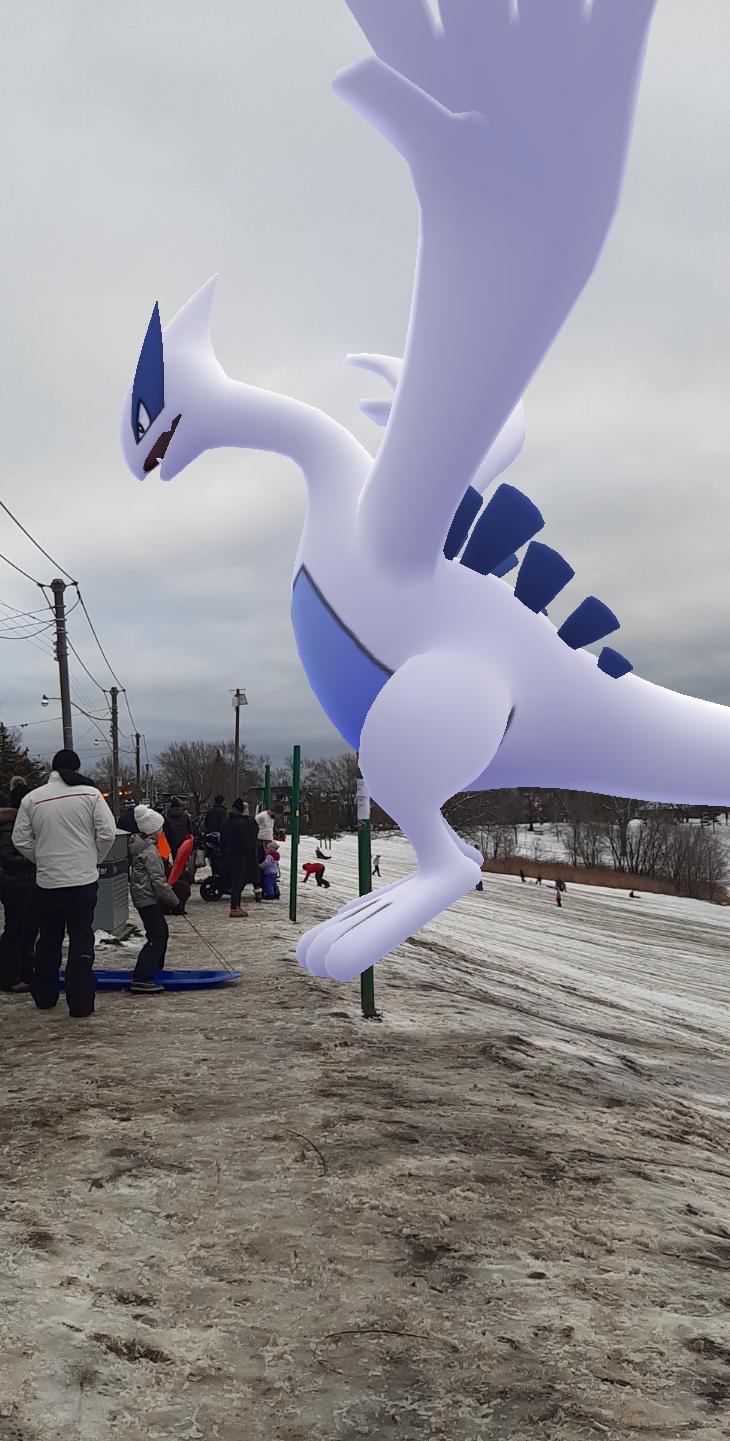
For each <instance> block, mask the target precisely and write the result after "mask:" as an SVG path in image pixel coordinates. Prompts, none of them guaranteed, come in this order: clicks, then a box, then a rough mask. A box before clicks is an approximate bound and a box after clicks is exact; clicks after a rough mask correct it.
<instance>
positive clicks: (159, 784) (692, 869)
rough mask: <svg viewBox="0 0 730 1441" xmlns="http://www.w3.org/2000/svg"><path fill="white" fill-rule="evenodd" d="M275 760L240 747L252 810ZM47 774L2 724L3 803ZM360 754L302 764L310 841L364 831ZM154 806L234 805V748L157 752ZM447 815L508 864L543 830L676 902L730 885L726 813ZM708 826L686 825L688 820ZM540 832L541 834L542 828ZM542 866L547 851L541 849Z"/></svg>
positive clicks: (492, 798) (487, 809)
mask: <svg viewBox="0 0 730 1441" xmlns="http://www.w3.org/2000/svg"><path fill="white" fill-rule="evenodd" d="M267 761H268V757H266V756H264V755H256V754H254V753H252V752H250V751H249V750H248V749H247V747H246V746H245V745H242V746H241V752H240V763H239V785H238V792H239V794H240V795H241V797H242V798H243V799H244V800H248V802H249V805H250V807H251V810H252V811H253V810H254V809H255V805H256V803H257V801H260V800H261V798H262V795H263V780H264V768H265V766H266V764H267ZM46 770H47V766H46V765H44V763H43V762H41V761H38V760H36V759H34V758H33V757H32V756H31V755H30V754H29V752H28V750H27V748H26V747H24V746H23V744H22V736H21V733H20V732H13V731H11V730H9V729H8V728H7V727H6V726H4V725H3V724H2V723H0V793H1V794H2V795H3V796H5V795H7V791H8V788H9V784H10V780H11V777H12V776H13V775H24V776H26V777H27V778H28V780H29V781H30V783H31V784H39V783H40V782H41V781H42V779H43V777H44V775H45V772H46ZM357 777H358V765H357V756H356V755H355V753H354V752H353V751H345V752H343V753H341V754H339V755H334V756H326V757H324V758H319V759H311V758H310V759H306V758H305V759H303V761H302V772H301V792H300V827H301V830H302V832H303V833H304V834H309V835H313V836H317V837H319V838H321V839H323V840H329V839H334V838H335V837H336V836H338V835H340V834H342V833H343V832H354V831H356V830H357ZM94 779H95V780H96V781H97V784H99V786H100V787H101V789H102V790H105V791H109V790H110V789H111V764H110V760H109V758H108V757H105V758H104V759H103V760H101V761H100V762H99V764H98V765H97V767H96V771H95V773H94ZM291 779H292V776H291V761H287V762H285V763H284V764H281V765H279V766H274V767H272V770H271V786H272V797H273V799H274V800H275V801H278V802H279V803H280V804H281V806H282V809H283V810H284V812H285V817H286V814H287V812H288V805H289V798H290V792H291ZM119 783H120V790H121V791H125V790H126V791H128V792H129V793H130V794H132V793H133V791H134V788H135V774H134V771H133V770H132V769H131V768H130V767H129V766H128V765H125V766H122V767H121V768H120V774H119ZM152 784H153V796H152V799H153V800H155V801H156V802H157V803H158V804H162V803H163V801H164V798H165V797H166V796H170V795H179V796H180V797H181V798H184V800H185V802H186V804H187V805H188V806H189V808H190V810H191V811H192V813H193V814H194V816H195V817H196V818H197V817H202V816H203V815H204V814H205V812H206V810H207V809H208V808H209V806H210V805H211V803H212V801H213V797H214V796H215V795H218V794H222V795H223V796H225V798H226V801H227V802H228V804H231V802H232V801H233V800H234V799H235V798H236V797H235V796H234V795H233V790H234V748H233V743H232V741H227V740H225V741H224V740H221V741H217V742H216V741H207V740H191V741H175V742H173V743H171V744H170V745H168V746H166V747H165V748H164V750H162V751H161V752H160V755H159V756H158V758H157V762H156V765H155V767H154V773H153V776H152ZM444 816H445V818H446V820H447V821H448V822H449V824H450V825H452V826H453V827H454V829H455V830H456V831H458V832H459V834H461V835H463V836H464V837H465V838H466V839H468V840H470V841H472V842H473V843H474V844H475V845H477V846H479V848H480V849H481V850H482V852H483V854H484V856H485V858H486V859H488V860H493V861H497V862H504V863H507V862H509V861H510V860H511V859H513V858H514V857H516V856H518V855H519V854H525V840H526V836H525V832H528V833H529V832H532V833H533V835H536V841H535V842H533V855H534V856H535V857H536V858H537V859H540V845H541V844H542V843H543V841H544V837H545V833H546V828H547V830H548V835H549V830H550V828H551V827H552V828H554V833H555V837H556V840H559V843H560V846H561V849H562V851H563V853H564V854H565V856H566V859H567V863H568V864H570V865H571V866H572V867H573V868H574V869H585V870H597V869H600V868H601V867H609V868H611V869H613V870H615V871H619V872H625V873H626V875H627V876H636V877H638V876H646V877H648V878H650V879H656V880H662V881H665V880H666V881H670V882H671V884H672V886H673V887H674V889H675V890H676V891H677V893H678V894H680V893H683V894H686V895H690V896H702V897H705V898H707V899H711V900H712V899H715V898H718V897H720V896H721V895H722V891H723V887H724V884H725V882H726V881H727V880H728V874H729V871H730V867H729V866H728V859H727V857H728V848H727V847H726V846H724V845H723V844H722V840H721V838H720V835H719V834H718V832H717V831H716V826H717V823H718V820H719V819H720V817H723V816H724V819H725V822H727V819H728V815H727V811H725V810H724V809H723V808H720V807H717V808H708V807H698V806H680V805H659V804H656V803H649V802H646V801H639V800H635V799H633V798H631V797H628V796H625V797H621V796H618V797H617V796H604V795H599V794H593V793H591V792H583V791H565V790H536V789H529V788H515V789H511V790H494V791H479V792H464V793H462V794H460V795H456V796H454V797H453V798H452V799H451V800H450V801H448V802H447V804H446V805H445V806H444ZM691 821H694V822H701V824H694V825H692V824H689V822H691ZM371 822H372V826H373V829H374V830H382V831H385V830H388V829H393V828H394V827H395V822H394V821H393V820H392V819H391V818H390V817H389V816H388V815H387V814H386V813H385V812H384V811H383V810H382V809H381V808H380V807H379V806H378V805H377V804H376V803H375V802H373V803H372V806H371ZM536 826H537V827H538V833H535V827H536ZM543 858H545V857H544V851H543Z"/></svg>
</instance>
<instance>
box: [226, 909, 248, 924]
mask: <svg viewBox="0 0 730 1441" xmlns="http://www.w3.org/2000/svg"><path fill="white" fill-rule="evenodd" d="M229 914H230V919H231V920H232V921H243V920H245V918H246V916H247V915H248V911H242V910H241V907H240V906H233V907H232V908H231V911H230V913H229Z"/></svg>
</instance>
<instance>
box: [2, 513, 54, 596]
mask: <svg viewBox="0 0 730 1441" xmlns="http://www.w3.org/2000/svg"><path fill="white" fill-rule="evenodd" d="M0 505H2V501H0ZM0 560H4V561H5V564H6V565H9V566H10V568H11V570H17V572H18V575H22V576H24V577H25V579H26V580H29V581H30V583H31V585H37V586H38V588H39V589H40V590H43V582H42V581H40V580H36V579H35V576H32V575H28V572H27V570H23V568H22V566H19V565H16V564H15V561H14V560H10V559H9V557H8V556H7V555H3V554H2V553H1V552H0Z"/></svg>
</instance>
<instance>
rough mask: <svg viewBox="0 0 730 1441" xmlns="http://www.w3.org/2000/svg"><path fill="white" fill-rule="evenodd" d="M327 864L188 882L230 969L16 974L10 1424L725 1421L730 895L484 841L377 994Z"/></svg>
mask: <svg viewBox="0 0 730 1441" xmlns="http://www.w3.org/2000/svg"><path fill="white" fill-rule="evenodd" d="M375 849H377V850H379V851H380V852H381V856H382V861H381V870H382V878H383V883H384V884H387V883H388V882H389V881H390V880H393V879H394V878H396V877H397V876H398V875H400V874H404V873H405V872H406V870H407V869H408V868H409V866H410V863H411V858H410V853H409V850H408V847H407V846H406V845H405V843H404V842H402V841H400V840H398V839H384V840H382V841H381V840H379V839H378V840H377V844H376V846H375ZM287 852H288V847H284V848H283V857H284V859H286V856H287ZM313 858H314V843H313V842H310V841H306V842H304V843H303V845H302V851H301V855H300V861H303V860H309V859H313ZM327 874H328V876H329V878H330V879H331V882H332V885H331V889H330V890H329V891H325V890H321V891H318V890H316V889H315V887H314V884H313V882H310V883H309V884H308V885H307V886H306V887H305V888H302V889H300V904H299V920H300V924H299V925H297V926H293V925H292V924H291V923H290V921H289V918H288V910H287V905H286V901H285V900H282V901H281V902H280V903H279V904H275V903H270V904H263V905H261V906H256V907H254V905H253V903H251V904H250V905H249V907H248V910H249V915H248V918H247V920H245V921H240V922H235V921H230V920H229V919H228V906H227V904H225V903H222V904H219V905H205V904H204V903H203V902H202V901H200V900H199V898H198V897H197V895H195V896H194V897H193V900H192V901H191V903H190V907H189V911H190V916H191V919H192V920H193V921H194V923H195V925H196V926H197V927H198V928H199V929H200V930H201V931H203V932H204V933H205V934H206V935H207V936H208V937H209V938H210V939H211V940H212V941H213V942H214V944H215V945H216V946H218V947H219V948H220V950H221V951H222V953H223V954H224V955H225V957H226V959H227V960H228V961H229V962H230V963H234V964H240V966H241V967H242V969H243V971H244V979H243V981H242V982H241V983H240V984H239V985H238V986H236V987H232V988H230V989H227V990H225V991H223V992H220V991H218V992H216V991H209V992H205V993H202V994H197V995H195V994H192V995H174V996H164V997H161V998H159V999H134V998H131V997H130V996H128V995H124V994H107V995H101V996H100V997H99V1000H98V1006H97V1013H96V1015H95V1017H94V1018H93V1019H92V1020H90V1021H76V1022H72V1021H70V1020H69V1019H68V1017H67V1015H66V1012H65V1008H63V1007H59V1008H58V1010H57V1011H56V1012H54V1013H51V1014H49V1015H39V1014H37V1013H36V1012H35V1011H34V1010H33V1008H32V1006H31V1004H30V1003H29V1002H28V1000H27V999H26V998H14V997H6V996H3V997H0V1035H1V1036H2V1050H1V1051H0V1055H1V1057H2V1059H1V1062H0V1065H1V1066H2V1076H1V1077H0V1107H1V1109H0V1186H1V1196H2V1207H1V1210H0V1225H1V1235H0V1257H1V1260H0V1441H57V1438H60V1441H65V1438H74V1441H107V1438H115V1441H116V1438H124V1441H143V1438H144V1441H163V1438H164V1441H176V1438H179V1441H183V1438H189V1441H351V1438H356V1437H369V1438H372V1441H395V1438H397V1441H421V1438H423V1441H477V1438H479V1441H482V1438H496V1441H605V1438H607V1437H609V1438H617V1441H619V1438H620V1441H643V1438H647V1437H652V1438H662V1441H676V1438H681V1437H684V1436H691V1437H693V1438H696V1441H719V1438H721V1437H724V1436H727V1437H730V1151H729V1146H728V1142H729V1140H730V1126H729V1124H728V1102H727V1097H728V1092H729V1090H730V1040H729V1035H730V910H728V909H727V908H721V907H714V906H710V905H703V904H701V903H698V902H692V901H674V900H669V899H666V898H664V897H649V896H643V897H642V899H641V900H639V901H632V900H629V899H628V895H627V893H621V892H616V891H611V892H608V891H605V890H590V889H587V888H577V887H570V888H569V891H568V894H567V896H566V897H565V900H564V905H563V908H562V910H558V908H557V906H556V904H555V897H554V892H552V891H550V890H548V889H547V887H546V886H543V887H542V888H539V887H537V886H523V885H521V884H520V881H519V879H514V878H512V877H485V890H484V893H483V894H478V893H474V894H472V895H470V896H468V897H466V898H465V899H464V900H463V901H461V902H459V903H458V904H457V905H456V906H454V907H453V908H452V910H451V911H450V912H449V913H448V914H447V915H445V916H444V917H442V918H441V919H440V920H439V921H438V922H436V923H435V924H434V925H432V926H429V927H428V928H427V929H426V930H425V931H424V932H421V933H420V935H419V936H418V937H417V938H416V939H415V940H414V941H412V942H410V943H408V944H407V945H405V946H403V947H401V949H400V950H399V952H398V953H397V954H395V955H394V956H392V957H391V958H390V959H389V960H388V961H386V962H385V963H384V964H383V965H381V966H380V967H379V968H378V970H377V972H376V1001H377V1004H378V1006H379V1008H380V1010H381V1011H382V1013H383V1017H384V1019H383V1021H382V1023H381V1024H378V1023H366V1022H364V1021H362V1020H361V1019H360V1016H359V1004H358V1003H359V987H358V985H357V983H355V984H353V985H347V986H343V985H338V984H336V983H335V982H328V981H323V980H315V979H312V978H311V977H309V976H308V975H307V974H305V973H304V972H302V971H301V970H300V969H299V967H297V965H296V963H295V961H294V943H295V938H296V937H297V935H298V934H299V933H300V931H301V930H302V929H304V928H305V927H306V926H307V925H308V924H313V923H315V922H317V921H319V920H321V919H323V918H324V917H325V916H326V915H327V914H329V913H331V912H333V911H334V910H335V909H336V908H337V906H338V904H339V903H341V902H342V901H344V900H345V899H347V898H349V897H350V896H352V895H353V894H354V892H355V889H356V877H357V866H356V842H355V839H354V838H345V839H343V840H342V841H340V842H337V843H336V844H335V847H334V854H333V859H332V861H331V862H330V863H329V865H328V867H327ZM284 894H286V892H284ZM171 930H172V942H171V947H170V964H171V965H175V966H189V967H200V966H208V965H215V964H216V963H215V961H214V960H212V959H211V958H210V956H209V954H208V953H207V952H206V950H205V948H204V946H203V945H202V943H201V942H200V941H199V940H198V939H197V937H196V936H195V935H194V933H193V932H192V931H191V930H190V929H189V928H188V927H187V926H186V923H185V921H184V920H182V919H174V920H172V922H171ZM135 949H136V947H135V946H134V945H133V946H132V947H131V950H130V949H124V948H123V949H119V948H110V949H109V950H106V949H102V950H101V951H100V953H99V957H98V962H97V964H98V965H100V966H102V965H103V966H113V965H116V964H129V963H130V958H131V959H133V957H134V953H135Z"/></svg>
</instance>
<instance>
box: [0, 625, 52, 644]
mask: <svg viewBox="0 0 730 1441" xmlns="http://www.w3.org/2000/svg"><path fill="white" fill-rule="evenodd" d="M50 629H51V626H50V625H42V626H41V627H40V629H39V630H33V631H31V633H30V635H27V634H26V635H4V634H3V632H2V631H1V630H0V640H33V638H34V636H37V635H43V634H44V632H45V631H47V630H50Z"/></svg>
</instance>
